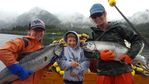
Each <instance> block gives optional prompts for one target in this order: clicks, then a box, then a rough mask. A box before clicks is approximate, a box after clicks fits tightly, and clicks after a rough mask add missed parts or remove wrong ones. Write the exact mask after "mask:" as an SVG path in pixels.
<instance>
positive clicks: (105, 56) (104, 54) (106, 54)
mask: <svg viewBox="0 0 149 84" xmlns="http://www.w3.org/2000/svg"><path fill="white" fill-rule="evenodd" d="M99 58H100V59H101V60H104V61H109V60H114V59H115V53H114V52H113V51H110V50H101V51H99Z"/></svg>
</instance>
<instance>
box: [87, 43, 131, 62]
mask: <svg viewBox="0 0 149 84" xmlns="http://www.w3.org/2000/svg"><path fill="white" fill-rule="evenodd" d="M85 49H86V50H87V51H94V50H105V49H107V50H111V51H114V52H115V54H116V57H115V60H116V61H119V58H120V56H122V55H123V54H126V53H127V52H128V48H127V47H125V46H123V45H120V44H118V43H113V42H104V41H88V42H86V44H85Z"/></svg>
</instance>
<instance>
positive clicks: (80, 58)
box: [59, 31, 89, 81]
mask: <svg viewBox="0 0 149 84" xmlns="http://www.w3.org/2000/svg"><path fill="white" fill-rule="evenodd" d="M68 33H73V34H74V35H76V36H77V45H76V47H75V48H72V47H70V46H66V47H64V51H63V54H62V58H61V59H60V60H59V65H60V67H61V68H62V69H64V70H65V73H64V76H63V78H64V80H69V81H83V72H84V71H85V70H87V68H88V67H89V61H88V59H87V58H86V57H85V56H84V52H83V49H82V48H81V47H80V39H79V37H78V35H77V33H76V32H74V31H69V32H67V33H66V34H65V35H64V40H65V41H66V36H67V34H68ZM72 61H77V62H78V63H79V66H78V67H76V68H72V67H71V66H70V63H71V62H72ZM71 72H75V73H76V74H77V76H75V77H72V76H70V73H71Z"/></svg>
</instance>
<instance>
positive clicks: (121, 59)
mask: <svg viewBox="0 0 149 84" xmlns="http://www.w3.org/2000/svg"><path fill="white" fill-rule="evenodd" d="M120 61H124V62H126V63H128V64H131V63H132V58H130V56H128V55H127V54H124V55H122V56H121V57H120Z"/></svg>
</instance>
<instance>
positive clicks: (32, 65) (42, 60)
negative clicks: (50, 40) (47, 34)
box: [0, 44, 61, 84]
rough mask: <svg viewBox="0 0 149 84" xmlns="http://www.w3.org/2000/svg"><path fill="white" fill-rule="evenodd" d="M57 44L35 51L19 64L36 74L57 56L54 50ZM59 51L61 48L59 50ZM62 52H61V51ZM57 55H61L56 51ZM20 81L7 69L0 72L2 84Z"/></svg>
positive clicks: (0, 82) (0, 83)
mask: <svg viewBox="0 0 149 84" xmlns="http://www.w3.org/2000/svg"><path fill="white" fill-rule="evenodd" d="M56 46H57V44H51V45H48V46H45V47H44V48H43V49H40V50H38V51H35V52H33V53H31V54H29V55H26V56H25V57H24V58H22V59H21V60H20V61H19V64H20V65H21V66H22V67H24V68H25V69H26V70H31V71H33V72H36V71H38V70H40V69H42V68H44V67H45V66H47V65H48V64H49V63H50V62H51V61H52V58H53V56H55V53H54V49H55V47H56ZM57 49H58V50H59V51H60V50H61V47H59V48H57ZM60 52H61V51H60ZM56 53H59V52H58V51H56ZM16 79H18V77H17V76H16V75H13V74H12V73H11V72H10V71H9V70H8V69H7V68H4V69H3V70H2V71H1V72H0V84H3V83H5V82H10V81H14V80H16Z"/></svg>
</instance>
